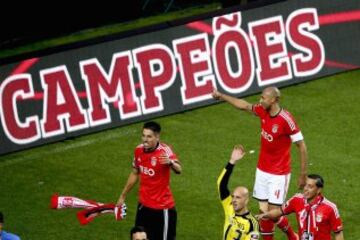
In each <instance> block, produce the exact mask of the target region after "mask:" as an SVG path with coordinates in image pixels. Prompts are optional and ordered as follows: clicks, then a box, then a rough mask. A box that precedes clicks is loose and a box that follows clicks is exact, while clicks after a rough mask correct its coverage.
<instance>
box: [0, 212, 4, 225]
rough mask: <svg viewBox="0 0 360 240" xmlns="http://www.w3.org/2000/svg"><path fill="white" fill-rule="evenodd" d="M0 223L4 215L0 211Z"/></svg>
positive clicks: (2, 221)
mask: <svg viewBox="0 0 360 240" xmlns="http://www.w3.org/2000/svg"><path fill="white" fill-rule="evenodd" d="M0 223H4V215H3V213H2V212H0Z"/></svg>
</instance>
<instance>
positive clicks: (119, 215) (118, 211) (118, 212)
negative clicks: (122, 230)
mask: <svg viewBox="0 0 360 240" xmlns="http://www.w3.org/2000/svg"><path fill="white" fill-rule="evenodd" d="M126 209H127V208H126V204H125V203H123V204H122V205H120V206H115V208H114V214H115V219H116V220H117V221H120V220H122V219H124V218H125V217H126Z"/></svg>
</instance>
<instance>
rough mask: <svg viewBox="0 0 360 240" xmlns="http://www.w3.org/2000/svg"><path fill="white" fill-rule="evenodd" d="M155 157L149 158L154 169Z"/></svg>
mask: <svg viewBox="0 0 360 240" xmlns="http://www.w3.org/2000/svg"><path fill="white" fill-rule="evenodd" d="M156 161H157V160H156V157H151V166H153V167H155V166H156Z"/></svg>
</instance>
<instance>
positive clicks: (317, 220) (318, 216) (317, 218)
mask: <svg viewBox="0 0 360 240" xmlns="http://www.w3.org/2000/svg"><path fill="white" fill-rule="evenodd" d="M322 217H323V216H322V215H321V214H317V215H316V222H321V220H322Z"/></svg>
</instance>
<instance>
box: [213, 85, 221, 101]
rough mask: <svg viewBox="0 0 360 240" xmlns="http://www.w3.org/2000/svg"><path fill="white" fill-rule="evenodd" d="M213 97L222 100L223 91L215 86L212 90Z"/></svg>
mask: <svg viewBox="0 0 360 240" xmlns="http://www.w3.org/2000/svg"><path fill="white" fill-rule="evenodd" d="M212 97H213V98H215V99H216V100H220V99H221V93H220V92H219V91H218V90H216V89H215V88H214V90H213V92H212Z"/></svg>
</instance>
